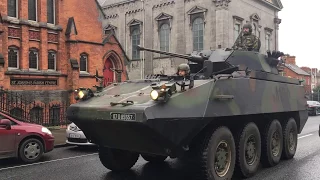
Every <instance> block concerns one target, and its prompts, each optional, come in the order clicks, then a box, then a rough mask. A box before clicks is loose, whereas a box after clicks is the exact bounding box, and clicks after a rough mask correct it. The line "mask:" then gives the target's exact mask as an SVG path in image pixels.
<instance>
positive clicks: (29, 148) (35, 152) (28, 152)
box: [23, 142, 40, 159]
mask: <svg viewBox="0 0 320 180" xmlns="http://www.w3.org/2000/svg"><path fill="white" fill-rule="evenodd" d="M23 152H24V155H25V157H26V158H28V159H35V158H37V157H38V156H39V154H40V146H39V144H38V143H36V142H30V143H28V144H27V145H26V146H25V147H24V150H23Z"/></svg>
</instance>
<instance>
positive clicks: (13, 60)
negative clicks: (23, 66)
mask: <svg viewBox="0 0 320 180" xmlns="http://www.w3.org/2000/svg"><path fill="white" fill-rule="evenodd" d="M8 67H9V68H14V69H18V68H19V49H18V48H16V47H14V46H11V47H9V49H8Z"/></svg>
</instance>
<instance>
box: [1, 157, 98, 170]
mask: <svg viewBox="0 0 320 180" xmlns="http://www.w3.org/2000/svg"><path fill="white" fill-rule="evenodd" d="M96 154H98V153H92V154H86V155H81V156H73V157H68V158H61V159H55V160H50V161H44V162H38V163H33V164H25V165H20V166H12V167H6V168H1V169H0V171H3V170H8V169H15V168H21V167H28V166H33V165H39V164H46V163H51V162H56V161H62V160H68V159H74V158H80V157H86V156H92V155H96Z"/></svg>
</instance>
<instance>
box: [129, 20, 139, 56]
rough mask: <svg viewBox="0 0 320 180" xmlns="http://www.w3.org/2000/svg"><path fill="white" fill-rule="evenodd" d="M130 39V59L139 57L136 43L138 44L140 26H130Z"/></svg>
mask: <svg viewBox="0 0 320 180" xmlns="http://www.w3.org/2000/svg"><path fill="white" fill-rule="evenodd" d="M131 40H132V59H140V51H138V49H137V45H140V26H138V25H136V26H134V27H132V33H131Z"/></svg>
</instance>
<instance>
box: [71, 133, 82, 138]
mask: <svg viewBox="0 0 320 180" xmlns="http://www.w3.org/2000/svg"><path fill="white" fill-rule="evenodd" d="M69 137H70V138H80V134H70V135H69Z"/></svg>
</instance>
